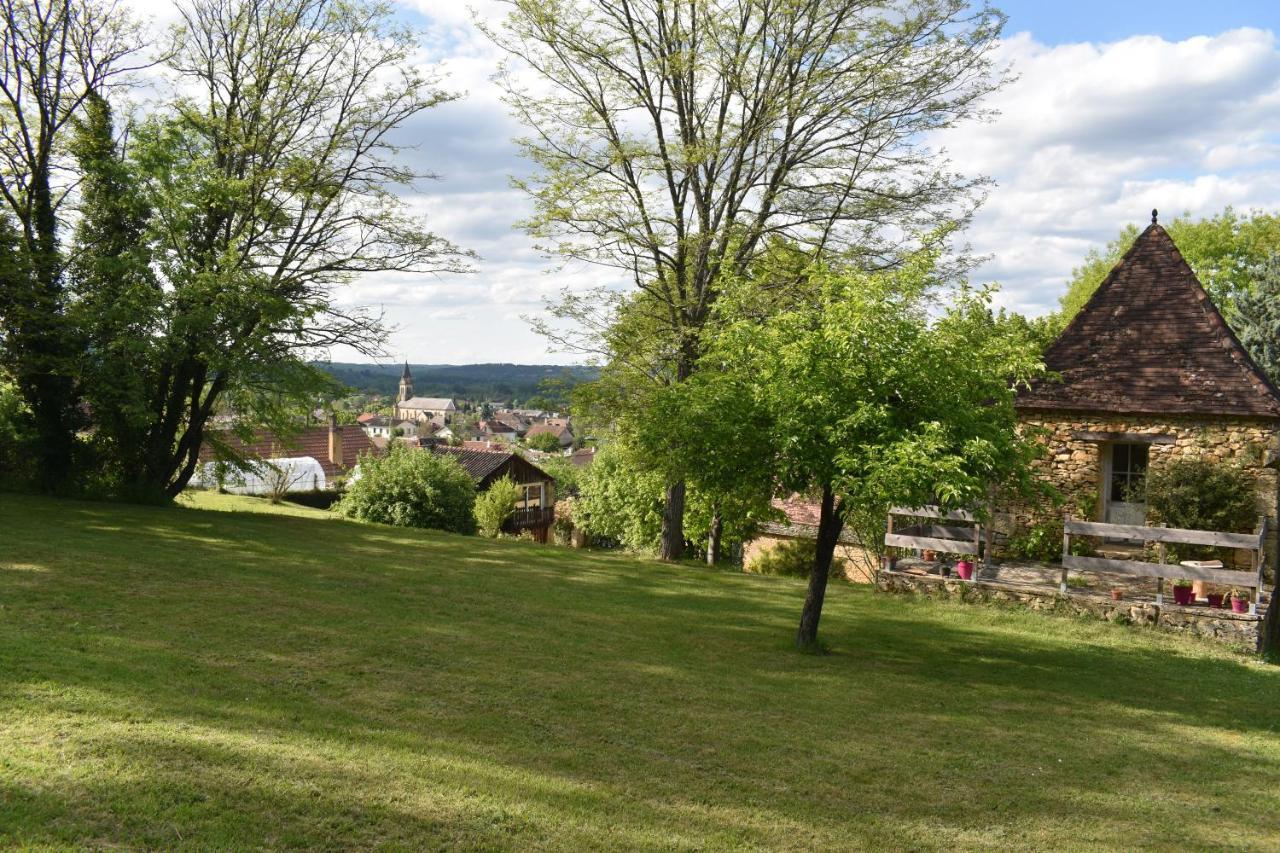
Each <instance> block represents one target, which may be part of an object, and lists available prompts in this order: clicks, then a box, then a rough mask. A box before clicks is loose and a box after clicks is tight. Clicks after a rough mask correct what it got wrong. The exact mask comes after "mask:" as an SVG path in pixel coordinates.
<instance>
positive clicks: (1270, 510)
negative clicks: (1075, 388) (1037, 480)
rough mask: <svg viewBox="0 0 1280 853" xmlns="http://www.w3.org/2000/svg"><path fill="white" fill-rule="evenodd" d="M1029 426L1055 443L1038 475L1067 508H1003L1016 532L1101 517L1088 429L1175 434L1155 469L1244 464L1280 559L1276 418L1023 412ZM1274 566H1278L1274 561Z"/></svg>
mask: <svg viewBox="0 0 1280 853" xmlns="http://www.w3.org/2000/svg"><path fill="white" fill-rule="evenodd" d="M1020 420H1021V422H1022V424H1023V426H1024V428H1031V429H1033V430H1036V431H1038V432H1041V433H1042V434H1041V435H1040V437H1039V439H1038V440H1039V441H1041V442H1042V443H1043V444H1044V445H1045V446H1046V448H1047V452H1046V454H1045V455H1044V457H1043V458H1041V459H1039V460H1037V461H1036V463H1035V464H1036V468H1037V471H1038V473H1039V474H1040V475H1041V476H1043V477H1044V478H1045V479H1047V480H1048V482H1050V483H1051V484H1053V486H1054V487H1055V488H1057V489H1058V490H1059V491H1061V492H1062V493H1063V496H1064V497H1065V499H1066V502H1065V504H1064V505H1063V506H1062V507H1060V508H1056V509H1055V508H1053V507H1051V506H1047V505H1046V506H1039V507H1033V506H1029V505H1025V504H1019V505H1014V506H1009V507H1003V508H1001V509H1002V512H1001V513H1000V514H1001V515H1002V516H1003V518H1002V522H1003V524H1002V525H1001V526H1003V527H1008V528H1012V529H1008V530H1002V532H1013V531H1014V530H1016V529H1018V528H1021V527H1026V526H1028V525H1030V524H1032V523H1034V522H1035V521H1036V520H1043V519H1045V518H1046V517H1048V516H1056V517H1057V518H1061V517H1062V516H1063V515H1064V514H1070V515H1073V516H1076V517H1077V518H1083V517H1085V516H1086V515H1087V516H1089V520H1094V521H1098V520H1101V515H1100V513H1101V501H1100V500H1099V497H1100V494H1101V488H1102V483H1101V476H1102V447H1103V444H1102V443H1101V442H1099V441H1094V440H1088V439H1085V438H1081V437H1080V434H1081V433H1087V432H1091V433H1135V434H1140V435H1152V436H1162V437H1172V439H1173V441H1172V443H1163V444H1152V445H1151V449H1150V458H1149V462H1148V465H1149V467H1148V470H1150V471H1155V470H1158V469H1159V468H1160V467H1161V466H1162V465H1167V464H1169V462H1171V461H1173V460H1175V459H1185V458H1201V459H1211V460H1213V461H1215V462H1223V463H1229V464H1239V465H1242V466H1243V467H1244V468H1245V469H1247V470H1249V471H1250V473H1252V474H1253V475H1254V478H1255V480H1256V482H1257V484H1258V485H1257V504H1258V514H1259V515H1265V516H1266V517H1267V519H1268V526H1269V528H1270V529H1271V531H1272V535H1271V537H1270V538H1269V542H1270V546H1269V548H1270V550H1269V555H1270V557H1271V559H1274V554H1275V551H1274V548H1275V541H1276V540H1275V531H1276V488H1277V483H1276V473H1277V472H1276V469H1275V468H1268V467H1265V466H1264V463H1265V462H1266V461H1268V459H1267V454H1268V453H1269V452H1270V451H1272V450H1273V449H1274V448H1275V446H1276V441H1277V436H1278V434H1280V433H1278V431H1277V427H1276V424H1275V423H1274V422H1272V421H1267V420H1263V419H1250V418H1228V417H1220V418H1211V417H1200V416H1196V417H1191V416H1175V415H1169V416H1162V417H1158V418H1157V417H1152V416H1144V415H1126V416H1122V415H1098V414H1082V413H1072V412H1039V411H1034V412H1033V411H1023V412H1022V413H1021V417H1020ZM1269 564H1270V565H1274V563H1269Z"/></svg>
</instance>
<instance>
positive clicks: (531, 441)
mask: <svg viewBox="0 0 1280 853" xmlns="http://www.w3.org/2000/svg"><path fill="white" fill-rule="evenodd" d="M524 443H525V444H526V445H528V446H529V448H530V449H532V450H540V451H542V452H543V453H559V452H560V439H558V438H556V437H555V435H553V434H552V433H549V432H539V433H534V434H533V435H531V436H528V437H527V438H525V440H524Z"/></svg>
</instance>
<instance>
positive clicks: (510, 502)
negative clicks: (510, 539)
mask: <svg viewBox="0 0 1280 853" xmlns="http://www.w3.org/2000/svg"><path fill="white" fill-rule="evenodd" d="M519 500H520V487H519V486H517V485H516V484H515V481H514V480H512V479H511V478H510V477H503V478H502V479H500V480H495V481H494V482H493V483H492V484H491V485H490V486H489V488H487V489H485V490H484V491H483V492H481V493H480V494H479V495H477V496H476V506H475V513H476V526H477V528H479V531H480V535H481V536H488V537H489V538H491V539H492V538H494V537H496V536H497V535H498V534H499V533H501V532H502V525H504V524H506V523H507V519H509V518H510V517H511V515H512V514H513V513H514V512H515V511H516V502H517V501H519Z"/></svg>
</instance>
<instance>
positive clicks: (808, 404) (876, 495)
mask: <svg viewBox="0 0 1280 853" xmlns="http://www.w3.org/2000/svg"><path fill="white" fill-rule="evenodd" d="M931 276H932V270H931V269H930V268H929V267H928V265H927V264H925V263H924V262H922V261H917V262H914V263H912V264H910V265H908V266H907V267H905V268H904V269H903V270H900V271H897V272H894V273H892V274H876V275H866V274H848V273H845V274H839V275H836V274H828V275H826V276H825V277H821V278H820V280H821V285H822V286H821V290H820V295H819V298H818V299H817V300H816V301H815V302H814V304H812V305H811V306H807V307H801V308H797V309H795V310H791V311H786V312H783V313H780V314H778V315H776V316H775V317H773V318H772V319H770V320H769V321H768V322H766V323H765V324H763V326H762V325H761V324H759V323H757V322H754V321H749V320H747V321H740V322H737V323H734V324H732V325H731V326H730V327H729V328H728V329H727V330H726V331H725V332H724V334H723V335H721V336H720V338H719V340H718V341H717V342H716V345H715V346H714V347H713V348H711V349H710V351H709V352H708V354H707V355H706V356H705V359H708V360H710V361H711V362H712V363H711V364H708V365H705V366H704V368H703V370H701V371H700V376H701V377H702V379H701V381H706V382H724V383H729V384H730V385H731V386H732V387H733V388H734V389H735V390H736V391H737V393H740V394H742V395H744V396H746V397H749V398H750V399H752V400H754V401H755V403H756V405H757V409H758V415H757V417H756V419H755V420H754V421H753V423H752V425H751V428H752V429H765V430H767V431H768V433H769V435H770V437H771V443H772V446H773V454H772V456H771V458H770V461H769V464H770V465H771V466H772V474H773V475H774V477H775V478H776V480H777V484H778V486H779V488H780V489H781V490H783V491H785V492H800V493H805V494H812V495H814V496H815V497H816V498H817V499H818V500H819V502H820V505H821V515H820V518H819V523H818V535H817V548H816V552H815V559H814V563H813V568H812V571H811V572H810V575H809V588H808V593H807V595H806V598H805V603H804V608H803V611H802V614H801V619H800V627H799V630H798V631H797V634H796V643H797V645H798V646H800V647H801V648H804V649H812V648H814V647H815V646H816V644H817V641H818V623H819V620H820V618H821V614H822V605H823V600H824V598H825V595H826V587H827V578H828V575H829V573H830V567H831V560H832V556H833V554H834V550H835V546H836V543H837V541H838V539H839V536H840V532H841V530H842V528H843V526H844V524H845V519H846V517H847V516H848V515H850V514H851V513H859V512H862V513H867V512H877V513H879V512H883V511H885V510H886V509H887V508H888V507H889V506H892V505H895V504H905V505H908V506H918V505H921V504H929V503H937V504H940V505H942V506H944V507H953V508H954V507H975V506H981V505H985V504H986V501H987V497H988V490H989V489H990V488H991V487H992V486H993V485H995V484H999V483H1005V482H1009V481H1014V482H1017V483H1019V484H1020V485H1023V486H1024V487H1025V486H1027V485H1028V484H1029V481H1030V475H1029V472H1028V463H1029V460H1030V458H1031V455H1032V453H1033V452H1034V451H1033V448H1032V445H1031V444H1030V443H1028V442H1025V441H1024V440H1023V439H1021V438H1020V437H1019V436H1018V434H1017V430H1016V424H1017V418H1016V414H1015V412H1014V408H1013V399H1014V390H1015V386H1016V385H1017V383H1019V382H1025V381H1027V380H1029V379H1030V378H1032V377H1033V376H1035V375H1036V374H1037V373H1038V371H1039V370H1040V369H1041V368H1040V364H1039V357H1038V354H1037V353H1038V351H1037V347H1036V345H1035V343H1034V342H1033V341H1032V340H1030V338H1028V337H1027V336H1026V335H1025V334H1023V333H1022V330H1021V329H1020V328H1018V327H1014V326H1012V325H1011V324H1008V323H1001V322H998V321H997V318H996V315H994V314H993V313H992V312H991V310H990V308H989V294H988V293H987V292H986V291H983V292H977V293H975V292H971V291H967V290H965V291H961V292H960V293H959V294H958V295H957V296H956V298H955V300H954V301H953V302H952V304H950V305H949V306H948V307H947V308H946V310H945V311H944V312H943V313H942V314H941V316H940V317H939V318H938V319H936V320H934V321H932V322H931V321H930V320H929V314H928V311H927V307H928V306H927V303H926V301H925V300H924V299H923V298H922V297H923V295H924V293H925V292H926V290H927V289H928V287H929V279H930V278H931Z"/></svg>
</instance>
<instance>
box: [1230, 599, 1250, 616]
mask: <svg viewBox="0 0 1280 853" xmlns="http://www.w3.org/2000/svg"><path fill="white" fill-rule="evenodd" d="M1231 609H1232V610H1234V611H1235V612H1236V613H1248V612H1249V599H1247V598H1233V599H1231Z"/></svg>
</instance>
